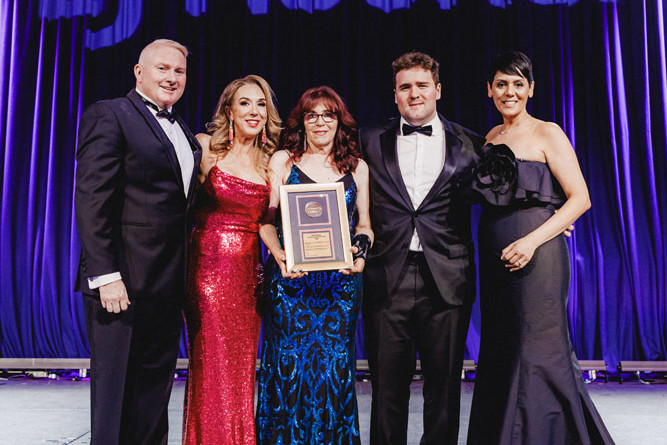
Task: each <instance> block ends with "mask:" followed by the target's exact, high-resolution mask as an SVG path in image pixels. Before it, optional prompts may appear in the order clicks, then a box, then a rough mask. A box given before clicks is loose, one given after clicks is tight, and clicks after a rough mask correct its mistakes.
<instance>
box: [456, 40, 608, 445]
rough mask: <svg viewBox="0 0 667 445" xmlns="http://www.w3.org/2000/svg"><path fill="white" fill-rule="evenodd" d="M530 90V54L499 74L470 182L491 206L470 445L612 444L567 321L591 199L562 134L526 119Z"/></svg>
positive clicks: (486, 213)
mask: <svg viewBox="0 0 667 445" xmlns="http://www.w3.org/2000/svg"><path fill="white" fill-rule="evenodd" d="M533 87H534V82H533V77H532V65H531V62H530V60H529V59H528V58H527V57H526V56H525V55H524V54H522V53H519V52H509V53H505V54H502V55H501V56H499V57H498V58H497V59H496V60H495V61H494V63H493V64H492V67H491V71H490V79H489V83H488V93H489V97H491V98H493V100H494V103H495V105H496V108H497V109H498V111H500V113H501V114H502V116H503V124H502V125H499V126H497V127H495V128H493V129H492V130H491V131H490V132H489V134H488V135H487V142H488V144H487V145H486V146H485V147H484V148H483V153H482V154H481V159H480V161H479V164H478V167H477V169H476V172H475V176H474V178H473V189H474V190H475V191H477V192H478V193H479V194H480V196H481V197H482V199H483V212H482V217H481V220H480V224H479V269H480V304H481V311H482V333H481V346H480V354H479V361H478V373H477V376H476V379H475V393H474V396H473V404H472V411H471V415H470V426H469V430H468V444H469V445H477V444H484V445H487V444H488V445H499V444H535V445H538V444H539V445H548V444H554V445H557V444H562V445H570V444H613V440H612V438H611V436H610V435H609V433H608V432H607V430H606V428H605V426H604V424H603V422H602V419H601V418H600V415H599V413H598V412H597V410H596V409H595V406H594V405H593V402H592V401H591V399H590V397H589V395H588V393H587V391H586V388H585V387H584V382H583V379H582V376H581V370H580V368H579V364H578V362H577V359H576V357H575V355H574V351H573V349H572V344H571V342H570V337H569V330H568V321H567V310H566V309H567V297H568V288H569V282H570V259H569V253H568V248H567V244H566V242H565V239H564V237H563V235H562V233H563V231H564V230H565V229H566V228H567V227H568V226H569V225H570V224H572V222H574V221H575V220H576V219H577V218H578V217H579V216H580V215H581V214H582V213H583V212H585V211H586V210H587V209H588V208H589V207H590V201H589V197H588V190H587V187H586V183H585V182H584V178H583V176H582V174H581V170H580V168H579V163H578V162H577V158H576V155H575V153H574V150H573V148H572V146H571V145H570V142H569V140H568V139H567V136H566V135H565V134H564V133H563V131H562V130H561V129H560V127H558V126H557V125H556V124H554V123H549V122H544V121H541V120H539V119H536V118H534V117H532V116H530V115H529V114H528V112H527V111H526V102H527V101H528V98H529V97H532V95H533ZM556 208H559V211H558V212H557V213H554V210H555V209H556Z"/></svg>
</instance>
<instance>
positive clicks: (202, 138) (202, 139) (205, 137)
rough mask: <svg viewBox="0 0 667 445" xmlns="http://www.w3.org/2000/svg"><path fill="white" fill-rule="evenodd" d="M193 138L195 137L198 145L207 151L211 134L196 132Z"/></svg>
mask: <svg viewBox="0 0 667 445" xmlns="http://www.w3.org/2000/svg"><path fill="white" fill-rule="evenodd" d="M195 138H197V142H199V145H201V147H202V149H204V150H205V151H209V148H210V147H211V135H210V134H206V133H197V135H196V136H195Z"/></svg>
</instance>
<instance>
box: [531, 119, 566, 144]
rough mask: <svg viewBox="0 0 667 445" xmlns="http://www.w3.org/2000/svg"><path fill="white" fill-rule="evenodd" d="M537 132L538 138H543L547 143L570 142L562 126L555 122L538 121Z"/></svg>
mask: <svg viewBox="0 0 667 445" xmlns="http://www.w3.org/2000/svg"><path fill="white" fill-rule="evenodd" d="M535 132H536V133H537V136H538V137H540V138H542V139H543V140H544V141H545V142H547V143H562V142H563V141H568V139H567V135H565V132H564V131H563V129H562V128H560V126H559V125H558V124H557V123H555V122H546V121H542V120H538V122H537V125H536V128H535Z"/></svg>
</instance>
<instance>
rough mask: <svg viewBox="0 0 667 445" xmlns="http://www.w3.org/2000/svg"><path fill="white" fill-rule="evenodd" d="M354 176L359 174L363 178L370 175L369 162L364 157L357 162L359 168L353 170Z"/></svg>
mask: <svg viewBox="0 0 667 445" xmlns="http://www.w3.org/2000/svg"><path fill="white" fill-rule="evenodd" d="M353 175H354V176H359V177H362V178H365V177H368V164H367V163H366V161H364V160H363V159H361V158H360V159H359V162H358V163H357V168H356V169H355V170H354V172H353Z"/></svg>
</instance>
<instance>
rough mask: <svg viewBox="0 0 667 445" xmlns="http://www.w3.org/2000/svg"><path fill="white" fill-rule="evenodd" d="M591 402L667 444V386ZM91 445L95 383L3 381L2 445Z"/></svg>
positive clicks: (175, 397) (608, 389)
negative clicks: (91, 385) (92, 387)
mask: <svg viewBox="0 0 667 445" xmlns="http://www.w3.org/2000/svg"><path fill="white" fill-rule="evenodd" d="M184 387H185V381H184V380H177V381H176V382H175V384H174V392H173V394H172V398H171V404H170V407H169V421H170V435H169V443H170V444H171V443H174V444H178V443H180V442H181V415H182V405H183V390H184ZM473 387H474V385H473V384H472V383H469V382H464V383H463V396H462V401H461V405H462V406H461V413H462V415H461V433H460V436H459V443H460V444H464V443H465V436H466V431H467V428H468V415H469V412H470V402H471V399H472V392H473ZM411 389H412V397H411V402H410V428H409V432H408V443H409V444H418V443H419V438H420V436H421V431H422V419H421V405H422V396H421V391H422V382H420V381H415V382H413V384H412V388H411ZM588 389H589V391H590V393H591V397H592V398H593V401H594V402H595V404H596V406H597V408H598V410H599V411H600V414H601V415H602V417H603V419H604V421H605V423H606V424H607V427H608V428H609V431H610V432H611V435H612V436H613V438H614V440H615V441H616V443H617V444H618V445H635V444H651V445H659V444H666V445H667V421H665V419H666V415H667V385H650V386H649V385H644V384H641V383H638V382H632V383H624V384H622V385H619V384H618V383H615V382H614V383H606V384H605V383H592V384H590V385H588ZM370 392H371V389H370V383H369V382H359V383H357V397H358V401H359V422H360V427H361V437H362V443H364V444H367V443H368V428H369V425H368V423H369V415H370V414H369V413H370V401H371V397H370ZM89 442H90V421H89V382H88V380H83V381H68V380H48V379H42V380H32V379H28V378H14V379H11V380H2V381H0V444H3V445H4V444H7V445H18V444H43V443H48V444H85V443H89Z"/></svg>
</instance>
